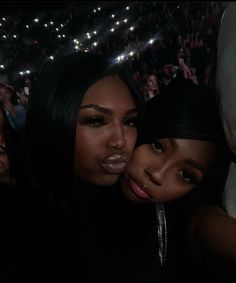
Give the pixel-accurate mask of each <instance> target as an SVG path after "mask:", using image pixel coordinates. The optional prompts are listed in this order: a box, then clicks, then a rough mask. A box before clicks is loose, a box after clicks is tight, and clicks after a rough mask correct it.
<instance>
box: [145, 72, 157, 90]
mask: <svg viewBox="0 0 236 283" xmlns="http://www.w3.org/2000/svg"><path fill="white" fill-rule="evenodd" d="M147 89H148V90H157V77H156V76H155V75H150V76H149V77H148V79H147Z"/></svg>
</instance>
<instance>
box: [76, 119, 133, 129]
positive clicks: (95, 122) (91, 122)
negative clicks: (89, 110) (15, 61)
mask: <svg viewBox="0 0 236 283" xmlns="http://www.w3.org/2000/svg"><path fill="white" fill-rule="evenodd" d="M80 123H81V124H84V125H88V126H90V127H92V128H97V127H101V126H104V125H106V124H107V122H106V120H105V118H103V117H88V118H86V119H84V121H81V122H80ZM137 124H138V117H134V118H127V119H126V120H125V121H124V125H126V126H129V127H136V126H137Z"/></svg>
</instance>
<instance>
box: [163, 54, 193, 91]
mask: <svg viewBox="0 0 236 283" xmlns="http://www.w3.org/2000/svg"><path fill="white" fill-rule="evenodd" d="M159 72H160V80H159V89H160V92H163V91H165V89H166V88H167V87H169V86H171V85H175V84H179V83H180V84H181V82H182V81H183V80H192V73H191V70H190V68H189V67H188V66H187V65H186V64H185V62H184V59H183V58H182V57H180V58H178V57H177V56H176V60H175V59H173V58H172V57H171V56H167V57H166V58H164V59H163V61H162V63H161V64H160V66H159Z"/></svg>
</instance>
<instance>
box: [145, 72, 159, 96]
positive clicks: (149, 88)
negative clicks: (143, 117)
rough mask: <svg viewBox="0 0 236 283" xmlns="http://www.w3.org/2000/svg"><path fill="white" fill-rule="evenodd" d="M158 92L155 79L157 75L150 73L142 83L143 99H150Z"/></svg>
mask: <svg viewBox="0 0 236 283" xmlns="http://www.w3.org/2000/svg"><path fill="white" fill-rule="evenodd" d="M158 94H159V86H158V81H157V76H156V75H155V74H150V75H149V76H148V77H147V80H146V82H145V84H144V90H143V95H144V99H145V101H148V100H150V99H151V98H153V97H154V96H155V95H158Z"/></svg>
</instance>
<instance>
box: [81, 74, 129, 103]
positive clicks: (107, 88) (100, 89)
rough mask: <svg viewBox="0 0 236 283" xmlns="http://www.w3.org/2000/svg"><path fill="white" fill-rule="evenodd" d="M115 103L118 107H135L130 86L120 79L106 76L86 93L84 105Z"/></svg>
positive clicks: (115, 76)
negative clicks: (124, 105)
mask: <svg viewBox="0 0 236 283" xmlns="http://www.w3.org/2000/svg"><path fill="white" fill-rule="evenodd" d="M110 102H115V103H117V105H123V104H126V103H128V104H130V105H134V100H133V97H132V94H131V91H130V90H129V88H128V86H127V85H126V84H125V83H124V82H123V81H122V80H121V79H120V77H118V76H117V75H114V76H112V75H111V76H106V77H104V78H102V79H100V80H98V81H97V82H95V83H94V84H93V85H92V86H90V87H89V88H88V90H87V91H86V92H85V95H84V98H83V101H82V105H84V104H88V103H94V104H106V103H110Z"/></svg>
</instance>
